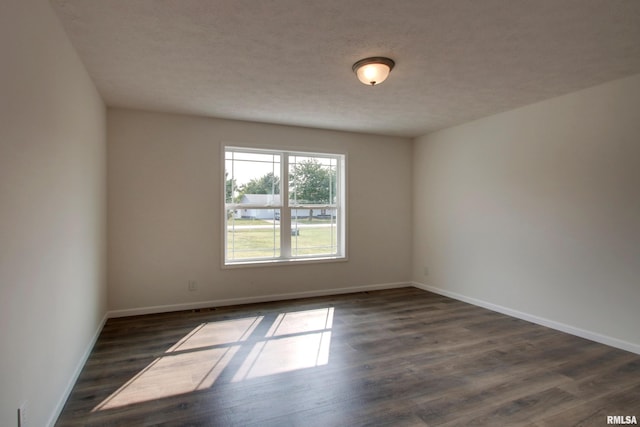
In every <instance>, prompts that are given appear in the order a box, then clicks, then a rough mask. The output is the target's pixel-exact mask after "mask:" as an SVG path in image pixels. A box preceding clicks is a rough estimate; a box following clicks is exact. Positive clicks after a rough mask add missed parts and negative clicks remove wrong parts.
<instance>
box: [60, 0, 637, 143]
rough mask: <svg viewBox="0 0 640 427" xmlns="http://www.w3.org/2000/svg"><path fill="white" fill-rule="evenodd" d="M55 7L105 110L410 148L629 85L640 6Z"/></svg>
mask: <svg viewBox="0 0 640 427" xmlns="http://www.w3.org/2000/svg"><path fill="white" fill-rule="evenodd" d="M52 3H53V6H54V9H56V12H57V13H58V16H59V17H60V19H61V21H62V23H63V25H64V27H65V28H66V31H67V32H68V34H69V36H70V38H71V41H72V43H73V44H74V46H75V47H76V49H77V50H78V52H79V55H80V57H81V58H82V60H83V61H84V63H85V65H86V67H87V69H88V71H89V74H90V75H91V77H92V78H93V80H94V81H95V83H96V85H97V87H98V90H99V91H100V93H101V94H102V96H103V98H104V100H105V102H106V103H107V105H109V106H115V107H128V108H137V109H145V110H152V111H166V112H177V113H188V114H197V115H204V116H212V117H220V118H231V119H241V120H251V121H258V122H267V123H280V124H288V125H299V126H310V127H318V128H330V129H337V130H349V131H359V132H370V133H379V134H387V135H401V136H417V135H422V134H425V133H428V132H430V131H433V130H436V129H440V128H443V127H447V126H451V125H455V124H459V123H463V122H467V121H470V120H472V119H476V118H479V117H484V116H488V115H491V114H494V113H497V112H501V111H505V110H509V109H512V108H515V107H519V106H522V105H526V104H530V103H533V102H536V101H540V100H543V99H548V98H551V97H554V96H557V95H561V94H565V93H569V92H572V91H575V90H578V89H582V88H586V87H589V86H593V85H596V84H599V83H603V82H606V81H610V80H614V79H617V78H621V77H624V76H627V75H631V74H636V73H640V1H638V0H394V1H389V0H318V1H312V0H100V1H87V0H52ZM367 56H388V57H390V58H392V59H394V60H395V61H396V68H395V69H394V70H393V71H392V73H391V75H390V77H389V79H388V80H387V81H386V82H384V83H383V84H381V85H379V86H376V87H366V86H364V85H363V84H361V83H360V82H359V81H358V80H357V79H356V77H355V75H354V74H353V72H352V71H351V66H352V64H353V63H354V62H356V61H357V60H359V59H362V58H364V57H367Z"/></svg>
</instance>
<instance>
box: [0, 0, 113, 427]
mask: <svg viewBox="0 0 640 427" xmlns="http://www.w3.org/2000/svg"><path fill="white" fill-rule="evenodd" d="M0 61H1V63H2V65H1V66H0V343H1V344H0V346H1V350H0V425H1V426H7V427H13V426H16V425H17V408H18V406H19V405H20V404H21V403H22V402H23V401H25V400H26V401H28V408H27V418H28V422H29V425H30V426H34V427H35V426H45V425H47V424H48V423H49V422H52V421H53V420H54V418H55V416H56V415H57V411H58V410H59V409H61V405H62V404H63V403H64V399H65V398H66V393H67V392H68V390H69V386H70V385H71V382H72V381H73V380H74V379H75V375H76V373H77V368H78V366H79V364H80V363H81V362H82V361H83V357H84V355H85V352H86V350H87V349H88V348H89V346H90V345H91V343H92V339H93V337H94V334H95V333H96V331H97V329H98V328H99V327H100V326H101V322H102V319H103V317H104V315H105V313H106V206H105V204H106V164H105V162H106V147H105V145H106V138H105V132H106V123H105V122H106V120H105V117H106V111H105V107H104V104H103V103H102V101H101V99H100V96H99V95H98V93H97V91H96V89H95V87H94V85H93V83H92V82H91V81H90V79H89V77H88V75H87V73H86V72H85V69H84V67H83V65H82V64H81V62H80V61H79V59H78V57H77V56H76V53H75V51H74V50H73V48H72V47H71V45H70V43H69V42H68V40H67V37H66V35H65V34H64V32H63V30H62V27H61V26H60V25H59V23H58V20H57V18H56V16H55V15H54V13H53V11H52V10H51V7H50V5H49V3H48V2H47V1H43V0H3V1H2V2H0Z"/></svg>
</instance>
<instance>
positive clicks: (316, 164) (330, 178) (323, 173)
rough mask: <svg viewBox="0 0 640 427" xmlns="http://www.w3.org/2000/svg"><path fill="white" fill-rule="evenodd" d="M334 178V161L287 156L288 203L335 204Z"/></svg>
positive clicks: (335, 164) (335, 174)
mask: <svg viewBox="0 0 640 427" xmlns="http://www.w3.org/2000/svg"><path fill="white" fill-rule="evenodd" d="M336 177H337V161H336V159H330V158H325V157H309V156H294V155H291V156H289V203H291V204H292V205H302V204H307V205H310V204H318V205H329V204H335V203H336Z"/></svg>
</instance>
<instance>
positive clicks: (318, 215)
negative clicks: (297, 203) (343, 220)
mask: <svg viewBox="0 0 640 427" xmlns="http://www.w3.org/2000/svg"><path fill="white" fill-rule="evenodd" d="M337 212H338V211H337V209H291V255H292V256H294V257H299V256H309V255H325V256H326V255H337V253H338V227H337V221H338V218H337Z"/></svg>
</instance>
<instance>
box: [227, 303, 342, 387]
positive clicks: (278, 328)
mask: <svg viewBox="0 0 640 427" xmlns="http://www.w3.org/2000/svg"><path fill="white" fill-rule="evenodd" d="M332 325H333V308H324V309H320V310H306V311H298V312H291V313H283V314H280V315H278V318H277V319H276V321H275V322H274V323H273V325H272V327H271V328H270V329H269V332H267V337H268V338H271V339H268V340H264V341H261V342H259V343H256V344H255V345H254V346H253V348H252V349H251V353H249V356H248V357H247V359H246V360H245V361H244V363H243V364H242V366H241V367H240V369H239V370H238V372H237V373H236V375H235V376H234V378H233V381H241V380H244V379H247V378H255V377H262V376H265V375H273V374H278V373H281V372H288V371H294V370H297V369H304V368H312V367H314V366H321V365H326V364H327V363H329V350H330V343H331V332H330V331H331V327H332Z"/></svg>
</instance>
